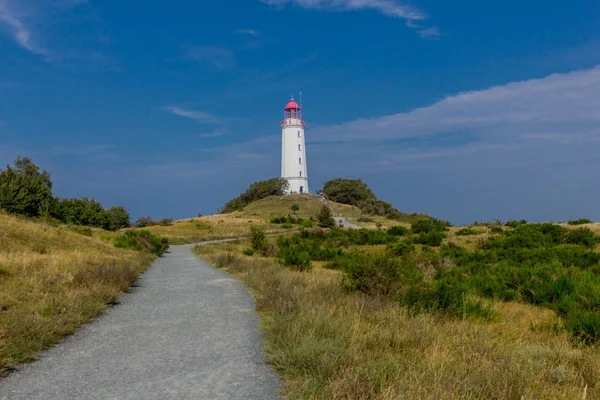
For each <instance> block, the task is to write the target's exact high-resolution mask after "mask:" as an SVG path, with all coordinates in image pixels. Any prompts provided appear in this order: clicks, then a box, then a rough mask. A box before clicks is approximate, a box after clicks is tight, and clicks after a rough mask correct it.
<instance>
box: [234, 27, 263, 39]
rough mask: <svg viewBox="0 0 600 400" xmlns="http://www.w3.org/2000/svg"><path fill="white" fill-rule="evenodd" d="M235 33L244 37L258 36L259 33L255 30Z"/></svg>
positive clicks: (241, 30)
mask: <svg viewBox="0 0 600 400" xmlns="http://www.w3.org/2000/svg"><path fill="white" fill-rule="evenodd" d="M235 33H239V34H242V35H250V36H254V37H256V36H258V33H259V32H258V31H256V30H254V29H236V30H235Z"/></svg>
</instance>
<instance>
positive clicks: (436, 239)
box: [413, 232, 446, 247]
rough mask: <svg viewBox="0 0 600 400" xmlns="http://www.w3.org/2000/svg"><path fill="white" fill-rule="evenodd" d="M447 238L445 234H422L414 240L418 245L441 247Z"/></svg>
mask: <svg viewBox="0 0 600 400" xmlns="http://www.w3.org/2000/svg"><path fill="white" fill-rule="evenodd" d="M445 237H446V234H445V233H443V232H430V233H421V234H420V235H419V236H417V237H415V238H413V241H414V243H417V244H424V245H427V246H433V247H439V246H441V244H442V241H443V240H444V238H445Z"/></svg>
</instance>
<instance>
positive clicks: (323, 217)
mask: <svg viewBox="0 0 600 400" xmlns="http://www.w3.org/2000/svg"><path fill="white" fill-rule="evenodd" d="M317 222H318V223H319V226H320V227H322V228H332V227H334V226H335V219H333V216H332V214H331V210H330V209H329V207H327V205H325V204H323V205H322V206H321V211H320V212H319V215H317Z"/></svg>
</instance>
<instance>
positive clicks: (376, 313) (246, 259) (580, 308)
mask: <svg viewBox="0 0 600 400" xmlns="http://www.w3.org/2000/svg"><path fill="white" fill-rule="evenodd" d="M254 231H256V229H255V230H254ZM598 232H600V225H597V224H587V225H583V226H582V225H576V226H572V227H570V226H569V227H567V226H559V225H555V224H549V223H548V224H528V223H527V222H526V221H511V222H508V223H506V224H502V223H501V222H500V221H496V222H495V223H488V224H478V225H474V226H470V227H460V228H453V227H450V226H449V224H448V223H446V222H444V221H440V220H435V219H431V218H428V219H425V220H418V221H415V222H414V223H413V224H412V225H411V226H410V227H407V226H405V225H400V224H397V225H396V226H393V227H390V228H389V229H387V230H385V231H384V230H379V229H378V230H369V229H362V230H343V229H339V228H333V229H321V228H312V229H303V230H301V231H300V232H297V233H293V234H291V235H287V236H280V237H277V238H265V237H264V236H262V237H261V236H260V234H258V233H257V232H253V237H258V238H259V239H260V240H258V241H255V242H256V243H255V242H249V241H248V242H246V241H241V242H239V243H227V244H215V245H209V246H201V247H197V248H195V252H196V253H198V254H199V255H201V256H202V257H205V258H207V259H208V260H210V261H211V262H213V263H214V264H215V265H216V266H217V267H220V268H224V269H226V270H227V271H229V272H231V273H233V274H235V275H237V276H239V277H240V278H241V279H242V280H244V282H246V284H247V285H248V286H249V287H250V288H251V289H252V291H253V293H255V294H256V299H257V309H258V310H259V311H261V315H262V316H263V321H262V327H263V330H264V332H265V334H266V338H267V347H266V349H267V350H266V351H267V355H268V359H269V362H270V363H271V364H272V365H273V367H274V368H275V369H276V370H277V371H278V372H279V373H280V374H281V376H282V377H284V379H285V382H286V395H287V396H288V397H289V398H339V399H342V398H363V399H374V398H378V399H397V398H436V399H465V398H471V399H482V398H485V399H507V398H508V399H523V398H535V399H558V398H587V399H591V398H597V396H599V395H600V392H599V391H598V390H599V389H598V388H600V348H599V347H598V345H597V342H598V340H600V318H599V316H600V314H599V311H600V291H599V290H600V289H599V288H600V253H599V251H600V246H599V245H598V243H599V240H600V237H599V236H598V234H597V233H598ZM254 247H256V248H261V249H266V248H268V249H269V250H268V251H254V250H256V249H254Z"/></svg>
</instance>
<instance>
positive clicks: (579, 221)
mask: <svg viewBox="0 0 600 400" xmlns="http://www.w3.org/2000/svg"><path fill="white" fill-rule="evenodd" d="M591 223H592V221H591V220H589V219H587V218H579V219H576V220H569V222H568V224H569V225H584V224H591Z"/></svg>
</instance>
